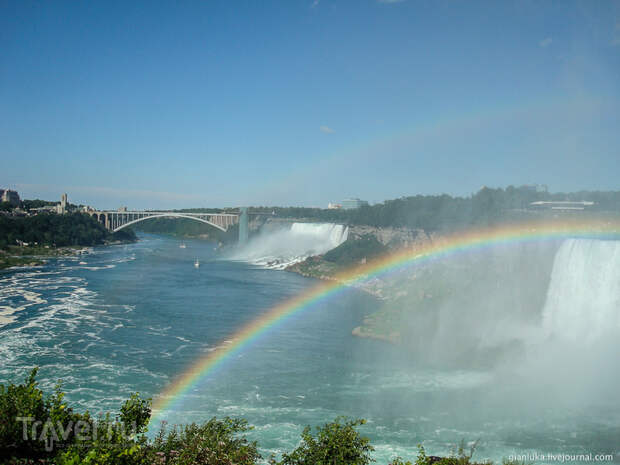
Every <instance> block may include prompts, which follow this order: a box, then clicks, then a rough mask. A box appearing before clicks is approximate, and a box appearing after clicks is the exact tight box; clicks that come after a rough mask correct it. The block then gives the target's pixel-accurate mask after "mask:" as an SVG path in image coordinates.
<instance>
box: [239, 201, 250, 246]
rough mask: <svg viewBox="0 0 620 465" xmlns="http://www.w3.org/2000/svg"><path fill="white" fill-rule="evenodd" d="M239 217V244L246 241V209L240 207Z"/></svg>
mask: <svg viewBox="0 0 620 465" xmlns="http://www.w3.org/2000/svg"><path fill="white" fill-rule="evenodd" d="M239 210H240V212H241V215H240V216H239V244H245V243H246V242H247V241H248V207H241V208H240V209H239Z"/></svg>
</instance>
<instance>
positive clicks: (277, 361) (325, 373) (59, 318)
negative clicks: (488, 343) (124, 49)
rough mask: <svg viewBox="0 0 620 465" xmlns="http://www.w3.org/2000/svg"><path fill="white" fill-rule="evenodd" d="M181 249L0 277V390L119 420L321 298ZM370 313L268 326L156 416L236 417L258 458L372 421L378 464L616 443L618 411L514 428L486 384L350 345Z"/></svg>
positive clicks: (121, 252)
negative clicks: (275, 320) (232, 342)
mask: <svg viewBox="0 0 620 465" xmlns="http://www.w3.org/2000/svg"><path fill="white" fill-rule="evenodd" d="M185 243H186V245H187V247H186V248H180V247H179V245H180V241H179V240H177V239H174V238H170V237H165V236H157V235H141V236H140V241H139V242H137V243H135V244H128V245H120V246H104V247H96V248H93V249H91V250H90V253H88V254H85V255H82V256H80V257H60V258H57V259H52V260H50V261H49V262H48V263H47V264H46V265H44V266H41V267H34V268H21V269H14V270H7V271H3V272H1V273H0V311H1V312H3V315H4V317H3V320H5V321H4V324H3V325H2V326H0V338H1V339H0V361H1V363H0V383H5V382H9V381H10V382H16V381H21V380H22V379H23V378H24V377H25V376H26V374H27V372H28V371H29V370H30V369H31V368H32V367H33V366H35V365H36V366H39V367H40V373H39V379H40V382H41V386H42V387H43V388H44V389H46V390H48V391H49V390H50V389H52V388H53V386H54V384H55V383H56V381H57V380H58V379H61V380H62V381H63V387H64V389H65V391H66V392H67V399H68V401H69V402H70V403H71V404H72V405H74V406H75V407H76V408H78V409H81V410H85V409H89V410H90V411H91V412H102V411H114V410H117V409H118V407H119V405H120V403H121V402H122V401H123V400H124V399H126V398H127V397H128V395H129V394H130V393H131V392H134V391H139V392H140V393H141V394H142V395H144V396H149V397H150V396H157V394H158V393H160V392H162V391H163V390H164V389H165V387H166V386H167V385H168V384H169V383H171V382H172V381H173V380H174V379H175V378H176V377H177V376H179V375H180V374H181V373H183V371H184V369H185V368H187V367H188V366H190V365H191V364H192V362H194V361H195V360H197V359H198V358H199V357H201V356H204V355H205V354H207V353H208V352H209V351H210V350H213V348H215V347H216V346H218V345H219V344H226V340H227V338H228V337H230V335H231V334H233V333H234V332H235V330H236V329H238V328H239V327H240V326H242V325H243V324H244V323H247V322H249V321H251V320H253V319H255V318H257V317H259V316H260V315H261V314H262V313H264V312H266V311H268V310H269V309H270V308H272V307H273V306H274V305H276V304H278V303H279V302H282V301H283V300H284V299H286V298H288V297H291V296H294V295H296V294H298V293H300V292H302V291H304V290H306V289H308V288H309V287H311V286H312V285H313V284H315V281H314V280H312V279H308V278H304V277H301V276H298V275H296V274H293V273H288V272H285V271H277V270H269V269H264V268H262V267H259V266H256V265H252V264H249V263H244V262H240V261H227V260H222V259H220V258H219V257H218V255H217V253H216V251H215V250H214V247H213V244H212V243H210V242H206V241H198V240H187V241H185ZM196 259H198V260H200V263H201V266H200V267H199V268H196V267H194V261H195V260H196ZM375 305H376V301H375V300H374V298H373V297H372V296H369V295H367V294H365V293H363V292H360V291H356V290H351V291H349V292H347V293H345V294H344V295H340V297H338V298H337V299H331V300H329V301H326V302H324V303H322V304H318V305H316V306H314V307H313V308H312V311H307V312H302V313H300V314H298V315H296V316H295V317H293V318H291V319H288V320H287V321H286V322H285V323H283V324H281V325H279V326H275V327H273V328H272V329H271V330H270V331H268V332H267V333H266V334H264V335H263V336H262V337H261V338H260V339H259V340H258V341H257V342H256V343H254V344H253V345H251V346H250V347H249V348H248V349H247V350H244V351H243V352H242V353H240V354H239V355H238V356H235V357H234V358H232V359H230V360H228V361H227V362H226V363H224V364H223V365H222V366H221V367H220V368H219V369H218V371H217V373H216V375H215V376H214V377H213V378H211V379H210V380H209V381H208V382H207V383H205V384H204V385H203V386H202V388H201V389H200V390H198V391H192V392H191V393H190V394H189V395H188V396H187V397H186V398H185V399H184V400H183V402H182V403H180V404H179V406H178V407H177V410H176V411H172V412H168V413H167V414H166V415H165V418H166V419H167V420H168V421H169V422H170V423H173V424H174V423H181V422H182V423H185V422H189V421H197V422H198V421H202V420H206V419H209V418H210V417H212V416H218V417H221V416H226V415H228V416H233V417H244V418H246V419H247V420H248V421H249V422H250V424H252V425H254V427H255V429H254V430H253V431H252V432H251V433H250V437H251V438H252V439H256V440H258V441H259V444H260V447H261V452H262V453H263V455H264V456H265V457H268V455H269V454H271V453H275V454H279V453H281V452H282V451H285V450H291V449H292V448H294V447H295V446H296V445H297V444H298V441H299V434H300V432H301V431H302V429H303V427H304V425H307V424H309V425H318V424H322V423H324V422H327V421H330V420H332V419H334V418H335V417H337V416H339V415H346V416H349V417H354V418H365V419H367V420H368V424H367V425H365V426H363V427H362V428H361V431H362V432H363V433H364V434H366V435H368V436H369V437H370V438H371V440H372V444H373V445H374V447H375V448H376V452H375V458H376V459H377V461H378V463H387V461H388V460H389V459H390V458H391V457H393V456H395V455H401V456H403V457H405V458H407V459H410V460H413V459H414V458H415V456H416V451H417V448H416V446H417V444H418V443H421V442H424V445H425V447H426V449H427V451H428V452H429V453H434V454H440V453H448V452H449V451H450V449H451V448H452V447H454V446H455V445H458V443H459V442H460V441H461V440H464V441H465V442H466V443H467V442H468V441H474V440H478V439H480V443H479V445H478V448H477V451H476V455H475V456H474V457H475V458H477V459H484V458H491V459H494V460H501V458H502V457H508V456H509V455H511V454H515V453H521V454H523V453H532V452H545V453H558V452H563V453H569V452H573V453H576V452H583V451H584V450H587V451H591V452H596V451H597V450H608V449H609V447H611V446H610V445H611V444H613V443H614V441H615V443H616V444H617V434H618V431H620V430H619V429H618V416H617V412H615V413H612V412H605V413H603V414H601V413H600V412H593V418H596V421H595V422H594V423H593V422H592V421H591V419H586V420H584V419H583V417H582V416H581V414H576V413H575V412H570V411H566V412H563V413H562V412H561V413H558V412H555V413H553V414H552V415H548V414H547V413H545V414H544V415H542V412H541V415H538V417H537V416H536V415H530V416H527V417H523V412H522V409H521V407H520V406H519V405H518V404H515V405H511V403H510V402H507V401H506V399H507V397H506V396H504V395H502V396H497V395H493V394H492V393H491V392H492V391H491V390H490V389H489V386H490V385H493V384H495V383H497V379H495V378H494V375H493V374H492V373H488V372H485V371H480V370H467V369H445V370H439V369H431V368H423V367H421V366H416V365H415V363H414V362H412V359H411V357H410V356H408V355H407V354H406V353H404V352H403V351H402V350H400V349H399V348H398V347H395V346H392V345H390V344H387V343H383V342H379V341H372V340H368V339H360V338H356V337H354V336H352V334H351V330H352V328H353V327H355V326H357V325H359V324H360V322H361V321H362V319H363V317H364V315H365V314H367V313H369V312H370V311H372V309H373V308H374V307H375ZM508 384H510V383H508ZM509 389H510V388H509ZM601 415H603V416H601ZM582 420H583V421H582Z"/></svg>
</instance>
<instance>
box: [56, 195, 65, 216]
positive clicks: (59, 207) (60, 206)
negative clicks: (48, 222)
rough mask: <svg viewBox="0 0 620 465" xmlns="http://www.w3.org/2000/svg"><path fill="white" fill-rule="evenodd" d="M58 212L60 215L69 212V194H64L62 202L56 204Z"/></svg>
mask: <svg viewBox="0 0 620 465" xmlns="http://www.w3.org/2000/svg"><path fill="white" fill-rule="evenodd" d="M56 213H58V214H59V215H64V214H65V213H67V194H62V195H61V196H60V203H59V204H58V205H56Z"/></svg>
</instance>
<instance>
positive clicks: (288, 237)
mask: <svg viewBox="0 0 620 465" xmlns="http://www.w3.org/2000/svg"><path fill="white" fill-rule="evenodd" d="M348 233H349V228H348V227H347V226H343V225H340V224H332V223H293V224H290V225H285V226H282V227H280V228H278V229H270V230H268V231H263V232H260V233H259V234H258V235H256V236H254V237H253V238H252V239H250V241H249V242H248V244H247V245H245V246H244V247H241V248H240V249H238V250H235V252H234V253H232V254H230V255H229V256H228V257H227V258H229V259H231V260H242V261H246V262H250V263H253V264H256V265H260V266H264V267H267V268H271V269H276V270H283V269H284V268H286V267H287V266H289V265H292V264H293V263H297V262H300V261H303V260H305V259H306V258H308V257H310V256H312V255H319V254H324V253H325V252H327V251H329V250H331V249H333V248H335V247H338V246H339V245H340V244H342V243H343V242H344V241H346V240H347V236H348Z"/></svg>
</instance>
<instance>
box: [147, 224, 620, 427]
mask: <svg viewBox="0 0 620 465" xmlns="http://www.w3.org/2000/svg"><path fill="white" fill-rule="evenodd" d="M570 237H585V238H603V239H609V238H613V239H620V221H617V220H612V221H583V220H582V221H562V222H558V221H555V222H547V223H540V222H529V223H519V224H509V225H503V226H499V227H489V228H484V229H475V230H468V231H464V232H459V233H455V234H452V235H449V236H445V237H442V238H440V239H435V240H433V241H429V242H430V243H428V244H425V245H422V246H418V247H412V248H408V249H404V250H401V251H398V252H396V253H393V254H390V255H387V256H384V257H381V258H379V259H377V260H374V261H372V262H369V263H367V264H364V265H360V266H356V267H353V268H350V269H348V270H346V271H344V272H342V273H339V274H338V275H336V276H335V277H334V279H333V280H330V281H322V282H320V283H319V284H317V285H316V286H313V287H311V288H310V289H309V290H308V291H306V292H304V293H302V294H300V295H298V296H296V297H293V298H291V299H289V300H286V301H284V302H282V303H280V304H279V305H277V306H275V307H273V308H272V309H270V310H268V311H267V312H265V313H264V314H262V315H260V316H259V317H258V318H256V319H255V320H253V321H251V322H250V323H247V324H246V325H245V326H243V327H241V328H240V329H239V330H238V331H236V332H235V333H234V334H233V335H231V336H230V337H228V338H227V343H224V344H222V345H220V346H219V347H218V348H216V349H215V350H213V351H211V352H210V353H209V354H207V355H206V356H204V357H202V358H200V359H198V360H197V361H196V362H195V363H194V364H193V365H191V366H190V367H189V368H188V369H187V370H186V371H185V372H184V373H183V374H182V375H180V376H179V377H178V378H177V379H176V380H175V381H174V382H172V383H171V384H170V385H169V386H167V388H166V389H165V390H164V391H163V392H162V393H161V394H160V395H158V396H156V398H155V401H154V404H153V413H154V414H153V417H152V419H151V423H152V424H157V422H159V421H160V420H161V418H162V415H163V414H164V413H165V412H166V411H169V410H172V409H173V408H174V407H175V406H177V405H178V404H179V403H180V402H181V401H182V400H183V398H184V396H185V394H186V393H188V392H190V391H192V390H194V389H197V388H199V387H200V385H201V384H202V383H204V382H205V381H206V380H207V379H209V377H210V376H212V375H213V374H214V373H215V372H216V371H217V369H218V368H220V367H221V366H222V365H223V364H224V363H226V362H227V361H231V360H233V359H234V357H235V356H236V355H238V354H240V353H241V352H243V351H244V350H247V349H248V348H250V347H251V346H252V344H253V343H254V342H255V341H256V340H257V339H259V338H260V337H261V336H262V335H263V334H264V333H265V332H266V331H268V330H270V329H272V328H274V327H276V326H278V325H280V324H282V323H283V322H284V321H286V320H287V319H288V318H290V317H291V316H293V315H296V314H299V313H301V312H303V311H306V310H308V309H310V308H312V307H313V305H314V304H316V303H318V302H322V301H325V300H327V299H330V298H333V297H334V296H336V295H337V294H338V293H340V292H344V291H345V290H346V289H348V288H350V286H354V285H357V284H361V283H363V282H365V281H367V280H369V279H372V278H375V277H383V276H385V275H387V274H390V273H395V272H398V271H400V270H403V269H407V268H410V267H412V266H419V265H422V264H425V263H428V262H429V261H433V260H438V259H442V258H446V257H449V256H452V255H454V254H458V253H465V252H472V251H473V252H475V251H478V250H481V249H486V248H488V247H493V246H499V245H507V244H514V243H523V242H530V241H541V240H558V239H564V238H570Z"/></svg>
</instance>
